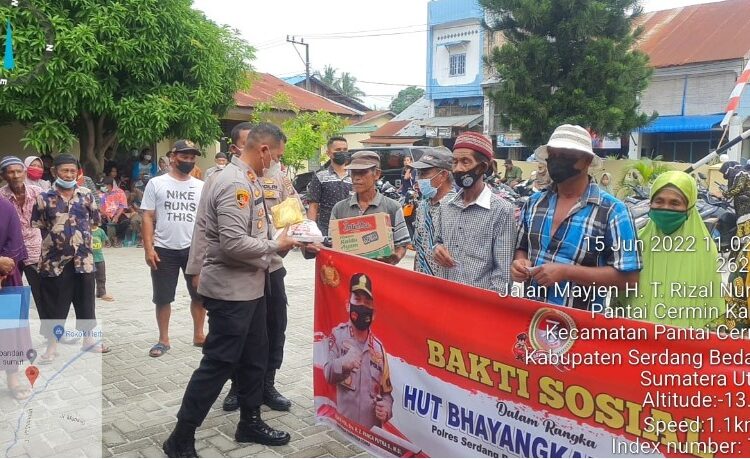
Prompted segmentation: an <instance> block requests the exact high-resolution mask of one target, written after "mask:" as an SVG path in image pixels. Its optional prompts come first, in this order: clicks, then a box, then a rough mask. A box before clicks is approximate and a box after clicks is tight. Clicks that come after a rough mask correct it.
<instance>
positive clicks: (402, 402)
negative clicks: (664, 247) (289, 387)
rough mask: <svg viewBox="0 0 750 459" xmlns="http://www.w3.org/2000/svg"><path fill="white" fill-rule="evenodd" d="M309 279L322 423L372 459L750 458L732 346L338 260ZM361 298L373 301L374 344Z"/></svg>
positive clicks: (741, 352)
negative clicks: (366, 294)
mask: <svg viewBox="0 0 750 459" xmlns="http://www.w3.org/2000/svg"><path fill="white" fill-rule="evenodd" d="M316 270H317V271H316V279H317V280H316V289H315V342H314V392H315V408H316V412H317V416H318V419H319V420H321V421H324V422H327V423H330V424H333V425H335V426H338V427H339V428H340V429H342V430H343V431H345V432H347V433H348V434H350V435H352V436H354V437H356V438H357V439H359V440H360V441H361V442H362V443H363V444H364V447H365V448H367V449H368V450H369V451H370V452H372V453H373V454H375V455H380V456H401V457H406V456H440V457H445V456H474V457H476V456H487V457H611V456H636V455H645V456H700V457H720V456H748V455H750V440H749V437H750V390H748V389H749V388H750V346H747V344H746V343H747V342H746V341H744V342H743V340H742V339H741V338H744V337H743V336H740V335H741V333H739V332H737V331H734V332H731V333H732V335H730V334H729V333H730V332H729V331H728V330H726V329H724V330H720V333H719V334H718V335H717V334H714V333H708V332H707V331H705V330H702V331H701V330H691V331H687V330H685V329H676V328H671V327H666V326H659V325H654V324H650V323H646V322H640V321H634V320H625V319H621V318H616V317H611V314H608V315H604V314H596V315H593V314H591V313H588V312H584V311H577V310H571V309H566V308H558V307H555V306H550V305H547V304H542V303H537V302H533V301H528V300H523V299H518V298H513V297H500V296H498V295H497V294H496V293H493V292H490V291H485V290H480V289H475V288H471V287H466V286H463V285H459V284H455V283H451V282H446V281H443V280H438V279H435V278H431V277H428V276H424V275H421V274H417V273H414V272H411V271H407V270H403V269H399V268H394V267H391V266H388V265H385V264H383V263H379V262H375V261H370V260H366V259H363V258H359V257H354V256H350V255H346V254H343V253H338V252H333V251H323V252H321V253H320V254H319V255H318V257H317V266H316ZM362 273H363V274H365V276H366V278H362V276H361V274H362ZM355 274H356V276H355ZM353 277H354V281H352V278H353ZM352 284H356V285H355V288H357V289H360V292H359V293H360V294H361V293H362V291H364V292H368V291H369V292H370V294H371V297H372V305H373V307H374V311H375V312H374V316H373V317H372V322H371V326H370V329H369V334H368V333H367V330H365V333H364V335H363V333H361V332H359V331H358V330H359V329H358V328H357V327H355V325H354V322H353V321H357V317H358V315H357V314H358V312H357V311H359V312H361V311H362V310H361V309H355V307H356V305H354V306H349V304H350V303H356V302H357V301H358V300H357V301H355V300H356V298H354V295H351V293H350V287H351V286H352ZM578 294H585V292H578ZM350 309H352V310H353V311H355V312H354V314H350V313H349V310H350ZM359 322H360V323H359V325H360V326H361V325H362V324H361V321H359ZM360 328H361V327H360ZM352 348H355V350H357V353H356V355H357V356H358V358H357V362H358V364H357V365H353V364H352V362H354V360H352V356H351V355H350V354H349V351H350V350H351V349H352ZM359 356H361V358H360V357H359ZM342 359H343V360H342ZM342 361H343V362H344V363H343V364H342ZM346 368H352V369H351V370H347V369H346Z"/></svg>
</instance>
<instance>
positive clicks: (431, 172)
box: [412, 147, 456, 277]
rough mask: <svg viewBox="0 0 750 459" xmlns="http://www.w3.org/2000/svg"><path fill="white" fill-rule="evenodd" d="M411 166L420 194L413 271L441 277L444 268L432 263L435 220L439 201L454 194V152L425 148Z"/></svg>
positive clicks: (415, 227) (444, 149) (415, 226)
mask: <svg viewBox="0 0 750 459" xmlns="http://www.w3.org/2000/svg"><path fill="white" fill-rule="evenodd" d="M412 167H413V168H414V169H415V170H416V171H417V181H416V189H417V190H418V191H419V195H420V197H421V201H420V203H419V205H418V206H417V215H416V217H415V219H414V238H413V244H414V249H415V250H416V252H417V255H416V256H415V257H414V271H417V272H420V273H424V274H429V275H430V276H439V277H443V276H442V275H440V273H441V272H442V269H443V267H442V266H440V265H439V264H437V262H435V259H434V258H433V256H432V248H433V247H434V246H435V219H436V218H437V213H438V211H439V210H440V203H441V202H442V201H444V200H450V199H452V198H453V197H454V196H455V195H456V192H455V191H454V189H453V175H452V174H451V170H452V169H453V153H451V151H450V150H449V149H447V148H446V147H435V148H425V149H424V151H423V152H422V156H421V157H420V158H419V161H417V162H416V163H414V164H412Z"/></svg>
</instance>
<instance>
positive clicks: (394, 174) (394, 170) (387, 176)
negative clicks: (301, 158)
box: [293, 146, 422, 193]
mask: <svg viewBox="0 0 750 459" xmlns="http://www.w3.org/2000/svg"><path fill="white" fill-rule="evenodd" d="M421 148H422V147H413V146H405V147H372V148H354V149H351V150H349V154H353V153H356V152H358V151H364V150H368V151H374V152H375V153H377V154H378V155H379V156H380V169H381V170H382V171H383V177H382V178H381V180H383V181H384V182H390V183H392V184H393V185H394V186H395V187H396V188H400V187H401V171H402V170H403V167H404V157H406V156H407V155H411V157H412V159H414V161H418V160H419V158H420V157H421V156H422V150H421ZM328 165H329V162H328V161H326V162H325V163H324V164H323V165H322V166H320V167H321V168H323V167H328ZM313 174H314V172H310V171H308V172H302V173H300V174H297V176H296V177H295V178H294V182H293V185H294V189H295V190H297V192H298V193H304V192H306V191H307V186H308V185H309V184H310V181H311V180H312V176H313Z"/></svg>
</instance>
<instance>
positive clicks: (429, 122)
mask: <svg viewBox="0 0 750 459" xmlns="http://www.w3.org/2000/svg"><path fill="white" fill-rule="evenodd" d="M482 118H484V115H481V114H479V115H476V114H475V115H458V116H436V117H435V118H430V119H426V120H424V121H423V122H422V125H423V126H432V127H468V128H470V127H474V126H476V125H477V124H479V121H481V120H482Z"/></svg>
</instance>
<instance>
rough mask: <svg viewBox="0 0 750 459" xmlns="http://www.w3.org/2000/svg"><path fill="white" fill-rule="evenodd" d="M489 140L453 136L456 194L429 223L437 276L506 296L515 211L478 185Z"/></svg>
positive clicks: (487, 164) (487, 167)
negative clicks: (437, 267) (433, 237)
mask: <svg viewBox="0 0 750 459" xmlns="http://www.w3.org/2000/svg"><path fill="white" fill-rule="evenodd" d="M492 153H493V151H492V142H491V141H490V139H489V138H487V137H485V136H483V135H482V134H479V133H478V132H465V133H463V134H461V135H459V136H458V138H457V139H456V143H455V144H454V147H453V178H454V179H455V181H456V184H457V185H458V186H459V187H460V188H461V191H460V192H459V193H458V194H457V195H456V196H455V197H453V198H452V199H446V200H444V201H443V202H442V203H441V204H440V210H439V212H438V213H437V218H436V219H435V243H436V244H435V247H434V252H433V253H434V257H435V261H436V262H437V263H438V264H439V265H440V266H442V267H443V268H445V269H443V270H441V272H440V273H438V274H437V275H438V276H439V277H443V278H444V279H448V280H451V281H454V282H459V283H461V284H465V285H471V286H474V287H478V288H483V289H486V290H493V291H495V292H498V293H500V294H503V295H505V294H507V293H508V287H509V285H510V264H511V262H512V260H513V250H514V249H515V236H516V221H515V217H514V214H515V209H514V208H513V205H512V204H510V203H509V202H508V201H505V200H504V199H502V198H500V197H498V196H495V195H494V194H493V193H492V191H490V189H489V187H488V186H487V185H486V184H485V183H484V176H485V174H487V173H488V172H490V173H491V172H492V164H493V159H492V157H493V155H492Z"/></svg>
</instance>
